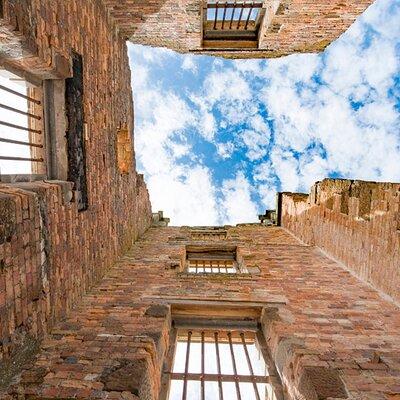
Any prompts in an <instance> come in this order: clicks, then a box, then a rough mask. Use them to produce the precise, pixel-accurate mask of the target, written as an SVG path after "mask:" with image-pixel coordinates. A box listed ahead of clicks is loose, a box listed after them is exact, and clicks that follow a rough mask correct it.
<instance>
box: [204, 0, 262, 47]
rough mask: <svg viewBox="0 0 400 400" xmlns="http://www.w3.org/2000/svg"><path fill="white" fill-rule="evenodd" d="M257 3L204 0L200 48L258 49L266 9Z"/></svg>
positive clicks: (260, 3)
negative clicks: (201, 44)
mask: <svg viewBox="0 0 400 400" xmlns="http://www.w3.org/2000/svg"><path fill="white" fill-rule="evenodd" d="M262 5H263V3H262V2H259V1H236V0H234V1H230V2H229V1H218V0H207V1H206V7H205V9H204V11H203V47H205V48H207V47H208V48H225V49H226V48H233V49H234V48H257V47H258V34H259V29H260V25H261V21H262V18H263V15H264V12H265V10H264V9H263V7H262Z"/></svg>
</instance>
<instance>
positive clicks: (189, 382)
mask: <svg viewBox="0 0 400 400" xmlns="http://www.w3.org/2000/svg"><path fill="white" fill-rule="evenodd" d="M260 342H263V337H262V334H261V332H259V331H257V330H245V329H244V330H242V329H226V330H225V329H215V330H213V329H201V328H200V329H199V328H196V329H178V330H177V335H176V343H175V348H174V349H173V353H174V354H173V357H172V362H171V365H170V366H171V369H170V370H168V371H166V374H167V375H168V376H169V393H168V397H166V398H168V399H169V400H178V399H179V400H181V399H182V400H185V399H201V400H216V399H240V400H261V399H262V400H277V399H281V398H282V397H281V391H280V389H281V386H280V381H279V378H278V376H277V373H276V369H275V366H274V365H273V363H272V362H271V359H270V358H269V356H268V354H267V352H266V349H265V347H264V349H263V345H262V344H260Z"/></svg>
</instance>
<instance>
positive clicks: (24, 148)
mask: <svg viewBox="0 0 400 400" xmlns="http://www.w3.org/2000/svg"><path fill="white" fill-rule="evenodd" d="M42 97H43V91H42V87H39V86H35V85H33V84H31V83H30V82H28V81H27V80H25V79H23V78H20V77H19V76H17V75H15V74H13V73H11V72H9V71H6V70H0V110H1V116H0V143H1V150H0V174H1V175H4V174H7V175H14V174H45V173H46V163H45V160H46V157H45V135H44V129H43V99H42Z"/></svg>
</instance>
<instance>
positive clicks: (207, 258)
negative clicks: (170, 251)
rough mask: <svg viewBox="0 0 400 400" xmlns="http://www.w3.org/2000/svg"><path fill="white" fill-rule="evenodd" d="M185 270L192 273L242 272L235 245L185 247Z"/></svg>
mask: <svg viewBox="0 0 400 400" xmlns="http://www.w3.org/2000/svg"><path fill="white" fill-rule="evenodd" d="M186 266H187V272H189V273H194V274H211V273H214V274H236V273H239V272H243V268H242V267H241V266H240V265H239V263H238V262H237V256H236V247H206V246H187V247H186Z"/></svg>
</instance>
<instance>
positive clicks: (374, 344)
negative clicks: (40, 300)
mask: <svg viewBox="0 0 400 400" xmlns="http://www.w3.org/2000/svg"><path fill="white" fill-rule="evenodd" d="M177 237H178V238H179V241H177V240H175V239H176V238H177ZM183 238H186V240H188V241H189V240H190V239H189V238H190V234H189V232H188V230H187V229H183V228H182V229H180V228H151V229H150V230H149V231H148V232H147V233H146V234H145V236H144V237H143V238H142V239H140V240H139V241H138V242H137V243H136V244H135V245H134V246H133V247H132V249H131V250H130V251H129V252H128V253H127V254H126V255H125V256H124V257H123V258H122V259H121V260H120V261H119V262H118V263H117V264H116V265H115V266H114V267H113V268H112V269H111V270H110V271H109V272H108V273H107V274H106V276H105V278H104V279H103V280H102V281H101V283H100V284H99V285H98V286H96V287H95V288H94V289H93V290H92V291H91V292H90V294H89V295H87V296H85V297H84V299H83V302H82V303H81V304H80V305H79V307H78V308H77V309H76V310H74V311H73V312H72V313H71V315H70V317H69V318H67V319H66V320H65V321H63V322H61V323H59V324H58V325H57V326H56V327H55V329H53V331H52V334H51V336H50V337H49V339H48V340H46V341H45V342H44V343H43V345H42V348H41V352H40V354H39V355H38V357H37V359H36V361H35V366H34V367H33V368H30V369H29V371H26V372H24V373H23V374H22V377H21V378H20V379H19V383H17V384H16V385H14V386H13V387H11V388H10V392H9V393H10V394H11V396H12V397H11V398H16V396H17V395H16V394H17V393H24V394H25V396H26V397H25V398H37V397H44V398H60V397H61V398H64V397H70V398H73V397H74V396H75V398H81V399H84V398H86V399H87V398H94V399H97V398H98V399H100V398H112V399H114V398H115V399H122V398H125V397H124V396H127V393H131V394H132V396H138V397H139V398H141V399H142V398H143V399H156V398H157V393H158V390H159V379H160V368H161V364H162V359H163V356H164V354H165V351H166V348H167V343H168V332H169V323H170V316H169V313H167V315H165V314H166V313H165V311H166V308H165V307H164V306H163V305H165V304H168V299H171V298H175V299H176V298H179V299H181V300H185V299H186V300H194V299H203V300H210V299H216V300H230V301H232V300H241V301H264V302H265V303H266V305H268V304H269V309H268V310H269V311H267V312H266V313H265V315H264V319H263V330H264V334H265V336H266V339H267V342H268V345H269V347H270V349H271V352H272V355H273V358H274V360H275V362H276V364H277V367H278V370H279V371H280V373H281V375H282V380H283V383H284V385H285V387H286V388H287V390H288V392H289V393H290V396H291V397H290V398H296V399H297V398H298V399H307V400H309V399H312V397H307V393H313V395H315V396H316V397H315V398H316V399H323V398H326V399H328V398H330V397H331V395H333V394H335V395H336V396H339V397H336V398H346V397H347V398H350V399H357V400H360V399H363V400H368V399H369V400H379V399H381V400H384V399H393V398H395V397H394V396H396V395H399V394H400V390H399V384H400V311H399V309H398V308H396V307H395V306H394V305H393V304H392V303H389V302H386V301H385V300H383V299H382V298H381V297H380V296H379V294H378V293H377V292H376V291H374V290H373V289H371V288H370V287H369V286H367V285H366V284H364V283H362V282H361V281H359V280H358V279H356V278H355V277H353V276H352V275H351V274H350V273H349V272H347V271H345V270H343V269H342V268H341V267H340V266H339V265H338V264H336V263H335V262H334V261H332V260H330V259H328V258H326V257H325V256H323V255H322V254H321V253H320V252H319V250H317V249H316V248H314V247H310V246H306V245H303V244H301V243H299V242H298V241H297V240H296V239H294V238H293V237H292V236H291V235H289V234H288V233H287V232H286V231H284V230H283V229H281V228H275V227H262V226H247V227H246V226H244V227H240V228H230V229H228V239H227V240H228V241H229V242H231V243H235V244H237V245H238V249H239V251H240V252H241V254H242V255H243V256H244V257H245V259H246V260H247V262H248V263H250V262H251V263H252V264H254V265H255V264H256V265H258V266H259V268H260V270H261V273H260V274H259V275H255V276H243V277H239V276H238V277H230V278H218V279H215V278H211V277H204V276H195V277H193V276H188V275H182V274H179V272H178V271H177V270H176V269H171V268H170V260H171V259H172V260H175V259H179V258H180V257H181V255H182V254H183V252H184V248H185V244H186V243H189V242H185V241H184V239H183ZM213 244H215V241H213ZM276 301H278V303H279V304H278V303H277V305H275V306H274V305H273V304H274V302H276ZM282 302H283V303H282ZM133 365H139V366H140V368H139V367H137V368H135V373H133V368H131V367H132V366H133ZM122 370H126V371H125V372H126V374H125V376H131V374H132V379H130V380H129V381H125V380H124V378H123V376H122V375H124V374H120V373H118V371H120V372H121V371H122ZM35 371H39V372H40V373H38V374H37V375H35ZM44 371H45V372H46V374H44ZM136 373H137V374H138V375H140V376H143V378H141V379H140V382H141V385H140V387H136V386H135V387H133V386H132V385H136V384H135V383H134V382H137V378H138V376H136ZM142 373H143V375H141V374H142ZM324 382H327V384H326V385H325V384H324ZM310 388H311V389H310ZM35 396H36V397H35ZM21 398H24V397H21ZM132 398H135V397H132Z"/></svg>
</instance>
